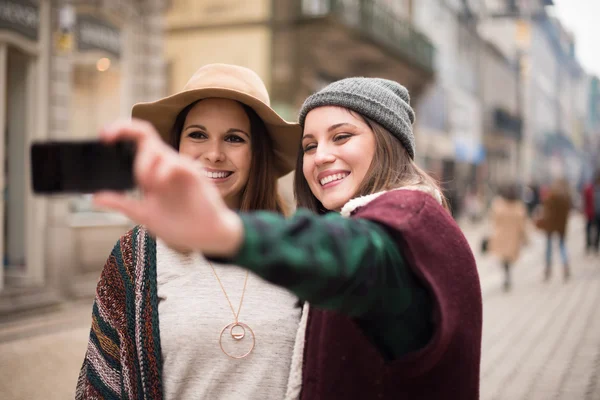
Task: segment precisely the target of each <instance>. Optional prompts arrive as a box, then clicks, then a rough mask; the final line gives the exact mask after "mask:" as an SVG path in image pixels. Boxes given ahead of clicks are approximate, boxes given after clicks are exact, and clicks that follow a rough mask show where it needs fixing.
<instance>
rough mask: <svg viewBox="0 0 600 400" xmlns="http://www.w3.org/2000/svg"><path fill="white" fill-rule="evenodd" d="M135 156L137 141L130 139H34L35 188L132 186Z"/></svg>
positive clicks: (93, 189)
mask: <svg viewBox="0 0 600 400" xmlns="http://www.w3.org/2000/svg"><path fill="white" fill-rule="evenodd" d="M134 157H135V151H134V145H133V143H130V142H118V143H115V144H105V143H102V142H100V141H81V142H38V143H34V144H32V145H31V178H32V186H33V191H34V193H38V194H54V193H93V192H97V191H101V190H117V191H123V190H129V189H132V188H133V187H134V186H135V183H134V178H133V161H134Z"/></svg>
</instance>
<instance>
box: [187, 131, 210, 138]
mask: <svg viewBox="0 0 600 400" xmlns="http://www.w3.org/2000/svg"><path fill="white" fill-rule="evenodd" d="M187 137H189V138H190V139H196V140H199V139H206V138H207V136H206V133H204V132H201V131H193V132H190V133H188V134H187Z"/></svg>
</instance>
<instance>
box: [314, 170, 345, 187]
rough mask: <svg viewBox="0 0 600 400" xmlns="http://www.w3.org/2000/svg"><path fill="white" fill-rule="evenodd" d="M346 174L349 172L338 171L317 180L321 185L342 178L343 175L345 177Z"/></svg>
mask: <svg viewBox="0 0 600 400" xmlns="http://www.w3.org/2000/svg"><path fill="white" fill-rule="evenodd" d="M348 175H350V172H340V173H338V174H333V175H329V176H326V177H325V178H323V179H321V180H320V181H319V183H320V184H321V186H326V185H328V184H330V183H333V182H339V181H341V180H342V179H344V178H345V177H347V176H348Z"/></svg>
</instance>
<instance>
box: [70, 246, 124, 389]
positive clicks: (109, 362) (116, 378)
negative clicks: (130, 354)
mask: <svg viewBox="0 0 600 400" xmlns="http://www.w3.org/2000/svg"><path fill="white" fill-rule="evenodd" d="M123 245H124V243H123V239H121V240H119V241H118V242H117V244H116V245H115V247H114V248H113V250H112V252H111V254H110V256H109V257H108V260H107V261H106V264H105V265H104V268H103V270H102V274H101V276H100V280H99V282H98V285H97V288H96V297H95V299H94V305H93V308H92V326H91V329H90V335H89V341H88V347H87V351H86V354H85V358H84V361H83V365H82V367H81V370H80V372H79V378H78V380H77V388H76V392H75V398H76V399H77V400H83V399H90V398H93V399H120V398H121V382H122V369H121V356H120V355H121V349H120V347H121V340H120V334H119V328H118V325H119V324H118V323H117V319H118V317H117V316H118V315H119V313H121V312H122V313H123V314H122V315H124V307H125V304H124V302H123V301H122V298H123V296H116V295H115V294H116V293H118V292H117V290H118V288H119V286H120V285H121V284H122V283H120V282H121V278H120V277H119V270H118V263H119V262H122V260H123V255H122V248H121V247H122V246H123Z"/></svg>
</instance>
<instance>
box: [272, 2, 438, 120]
mask: <svg viewBox="0 0 600 400" xmlns="http://www.w3.org/2000/svg"><path fill="white" fill-rule="evenodd" d="M387 4H393V3H391V2H388V3H387ZM273 7H274V8H273V10H274V13H273V21H272V22H273V26H274V33H273V54H272V60H273V64H272V65H273V77H272V79H271V87H270V90H271V99H272V101H275V102H277V103H282V104H287V105H290V106H291V107H292V108H294V107H298V106H299V105H300V104H302V102H303V101H304V99H305V98H306V97H307V96H309V95H310V94H312V93H314V92H315V91H316V90H319V89H320V88H322V87H323V86H324V85H326V84H328V83H329V82H331V81H334V80H337V79H342V78H346V77H350V76H366V77H379V78H386V79H391V80H394V81H397V82H399V83H401V84H402V85H404V86H406V88H407V89H408V91H409V92H410V95H411V99H412V100H414V102H415V103H416V100H417V99H418V97H419V96H420V94H421V93H422V91H423V89H424V88H425V87H426V85H427V84H429V83H430V82H431V81H432V80H433V77H434V57H435V49H434V47H433V45H432V44H431V42H430V41H429V40H428V39H427V38H426V37H425V36H424V35H422V34H421V33H419V32H417V31H416V30H415V29H414V28H413V27H412V26H411V24H410V22H409V20H408V19H404V18H403V17H402V15H403V14H402V10H396V12H394V10H393V9H392V7H390V6H389V5H386V4H384V3H383V2H382V0H277V1H275V2H274V3H273Z"/></svg>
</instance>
